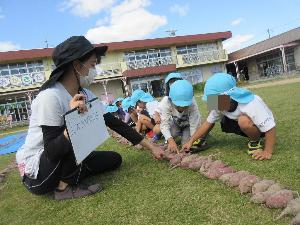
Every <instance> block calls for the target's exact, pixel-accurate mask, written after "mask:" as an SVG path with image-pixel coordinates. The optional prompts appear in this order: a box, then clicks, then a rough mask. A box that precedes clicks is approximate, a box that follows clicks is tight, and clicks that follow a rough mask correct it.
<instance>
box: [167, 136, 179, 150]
mask: <svg viewBox="0 0 300 225" xmlns="http://www.w3.org/2000/svg"><path fill="white" fill-rule="evenodd" d="M168 150H169V151H170V152H175V153H177V154H178V153H179V149H178V146H177V144H176V142H175V141H174V139H173V138H170V139H169V140H168Z"/></svg>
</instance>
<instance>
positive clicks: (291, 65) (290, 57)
mask: <svg viewBox="0 0 300 225" xmlns="http://www.w3.org/2000/svg"><path fill="white" fill-rule="evenodd" d="M285 58H286V64H287V69H288V71H293V70H296V64H295V56H294V49H293V48H290V49H287V50H286V51H285Z"/></svg>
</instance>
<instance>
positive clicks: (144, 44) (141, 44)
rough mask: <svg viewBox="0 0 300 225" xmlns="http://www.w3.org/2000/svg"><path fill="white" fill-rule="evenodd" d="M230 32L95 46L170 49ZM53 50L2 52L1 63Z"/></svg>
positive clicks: (228, 35) (221, 37) (45, 54)
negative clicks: (169, 47)
mask: <svg viewBox="0 0 300 225" xmlns="http://www.w3.org/2000/svg"><path fill="white" fill-rule="evenodd" d="M231 36H232V34H231V32H230V31H226V32H218V33H208V34H195V35H185V36H175V37H166V38H155V39H145V40H135V41H123V42H111V43H106V44H95V45H96V46H100V45H107V46H108V51H124V50H137V49H145V48H151V47H152V48H154V47H168V46H174V45H177V46H180V45H185V44H193V43H199V42H205V41H212V40H226V39H228V38H231ZM52 52H53V48H43V49H31V50H19V51H9V52H0V63H2V62H12V61H18V60H20V61H21V60H28V59H38V58H46V57H51V56H52Z"/></svg>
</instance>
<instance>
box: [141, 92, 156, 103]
mask: <svg viewBox="0 0 300 225" xmlns="http://www.w3.org/2000/svg"><path fill="white" fill-rule="evenodd" d="M140 101H142V102H153V101H154V98H153V96H152V95H150V94H149V93H145V94H144V95H143V96H142V97H141V98H140Z"/></svg>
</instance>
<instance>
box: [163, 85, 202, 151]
mask: <svg viewBox="0 0 300 225" xmlns="http://www.w3.org/2000/svg"><path fill="white" fill-rule="evenodd" d="M193 95H194V91H193V86H192V85H191V84H190V83H189V82H188V81H186V80H177V81H175V82H174V83H173V84H172V85H171V86H170V93H169V96H165V97H164V98H163V99H162V100H161V102H160V105H159V108H160V110H161V125H160V129H161V132H162V134H163V135H164V137H165V139H166V141H167V143H168V150H170V151H172V152H177V153H178V152H179V149H178V146H177V144H176V142H175V138H176V137H178V136H181V144H185V143H186V142H187V141H188V139H189V138H190V136H191V135H193V134H194V132H196V130H197V128H198V126H199V125H200V113H199V110H198V106H197V103H196V101H195V100H194V99H193Z"/></svg>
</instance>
